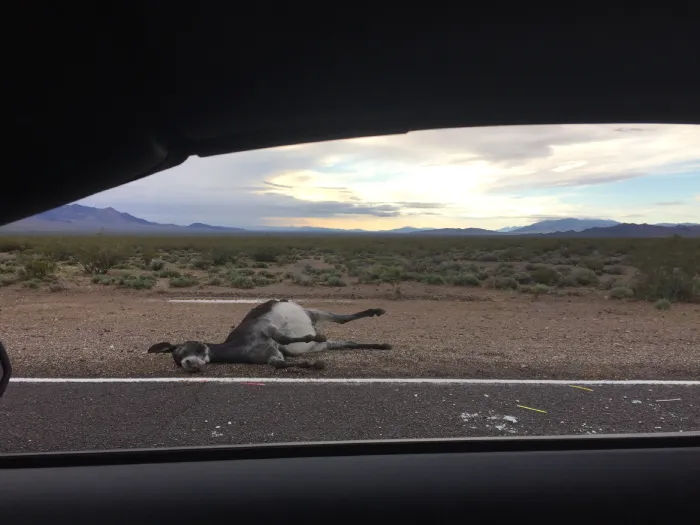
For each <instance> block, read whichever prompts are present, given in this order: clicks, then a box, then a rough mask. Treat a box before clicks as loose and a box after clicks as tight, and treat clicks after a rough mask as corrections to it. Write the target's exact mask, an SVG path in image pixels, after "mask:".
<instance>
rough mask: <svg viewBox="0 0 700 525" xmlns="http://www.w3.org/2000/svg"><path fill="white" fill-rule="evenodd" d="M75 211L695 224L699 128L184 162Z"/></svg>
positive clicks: (513, 134) (273, 152) (380, 226)
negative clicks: (581, 220)
mask: <svg viewBox="0 0 700 525" xmlns="http://www.w3.org/2000/svg"><path fill="white" fill-rule="evenodd" d="M78 203H80V204H84V205H87V206H95V207H100V208H103V207H110V206H111V207H113V208H116V209H117V210H119V211H123V212H128V213H131V214H132V215H135V216H137V217H141V218H143V219H146V220H150V221H154V222H162V223H174V224H190V223H193V222H202V223H206V224H212V225H219V226H234V227H242V228H254V227H261V226H321V227H331V228H344V229H352V228H361V229H366V230H386V229H393V228H400V227H404V226H414V227H425V228H467V227H475V228H487V229H498V228H503V227H508V226H523V225H526V224H531V223H533V222H537V221H539V220H544V219H553V218H565V217H577V218H603V219H613V220H617V221H620V222H635V223H643V222H646V223H661V222H673V223H676V222H696V223H700V126H697V125H658V124H654V125H639V124H634V125H624V124H619V125H546V126H545V125H542V126H499V127H481V128H456V129H444V130H429V131H417V132H412V133H408V134H402V135H391V136H381V137H368V138H358V139H349V140H337V141H329V142H318V143H311V144H302V145H293V146H285V147H279V148H269V149H261V150H254V151H248V152H242V153H234V154H230V155H218V156H214V157H205V158H199V157H190V158H189V159H188V160H187V161H186V162H184V163H183V164H181V165H180V166H176V167H174V168H171V169H169V170H166V171H163V172H160V173H157V174H155V175H152V176H150V177H147V178H145V179H141V180H138V181H135V182H132V183H130V184H126V185H124V186H119V187H117V188H113V189H111V190H108V191H105V192H101V193H98V194H96V195H93V196H91V197H88V198H85V199H82V200H80V201H78Z"/></svg>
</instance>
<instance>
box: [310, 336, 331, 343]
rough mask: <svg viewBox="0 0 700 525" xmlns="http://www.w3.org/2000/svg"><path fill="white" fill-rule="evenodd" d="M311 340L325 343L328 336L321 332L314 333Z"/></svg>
mask: <svg viewBox="0 0 700 525" xmlns="http://www.w3.org/2000/svg"><path fill="white" fill-rule="evenodd" d="M313 340H314V341H316V342H317V343H325V342H326V341H328V338H327V337H326V336H325V335H323V334H316V336H315V337H314V339H313Z"/></svg>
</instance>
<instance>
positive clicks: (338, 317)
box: [306, 308, 386, 325]
mask: <svg viewBox="0 0 700 525" xmlns="http://www.w3.org/2000/svg"><path fill="white" fill-rule="evenodd" d="M306 313H307V315H308V316H309V317H310V318H311V322H312V323H313V324H314V325H315V324H316V323H320V322H324V321H327V322H331V323H338V324H345V323H349V322H350V321H356V320H357V319H362V318H363V317H378V316H380V315H384V314H385V313H386V311H385V310H384V309H382V308H369V309H367V310H362V311H361V312H357V313H354V314H334V313H333V312H326V311H324V310H311V309H306Z"/></svg>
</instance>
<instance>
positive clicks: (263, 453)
mask: <svg viewBox="0 0 700 525" xmlns="http://www.w3.org/2000/svg"><path fill="white" fill-rule="evenodd" d="M688 447H691V448H697V447H700V432H683V433H653V434H648V433H647V434H644V433H640V434H607V435H595V436H594V435H586V436H574V435H569V436H532V437H530V436H528V437H502V438H444V439H405V440H377V441H369V440H367V441H333V442H302V443H272V444H246V445H220V446H203V447H182V448H152V449H118V450H94V451H93V450H91V451H79V452H74V451H69V452H47V453H16V454H0V470H4V469H18V468H53V467H75V466H99V465H129V464H154V463H181V462H196V461H230V460H246V459H275V458H296V457H330V456H367V455H395V454H445V453H484V452H539V451H576V450H616V449H617V450H634V449H650V448H652V449H659V448H665V449H668V448H688Z"/></svg>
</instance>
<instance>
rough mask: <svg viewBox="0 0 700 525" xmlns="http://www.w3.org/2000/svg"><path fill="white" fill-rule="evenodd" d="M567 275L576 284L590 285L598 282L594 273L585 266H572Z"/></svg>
mask: <svg viewBox="0 0 700 525" xmlns="http://www.w3.org/2000/svg"><path fill="white" fill-rule="evenodd" d="M567 277H570V278H571V279H572V280H573V282H574V283H575V284H576V285H577V286H590V285H593V284H597V283H598V276H597V275H596V273H595V272H594V271H593V270H589V269H587V268H574V269H573V270H572V271H571V274H570V275H568V276H567Z"/></svg>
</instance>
